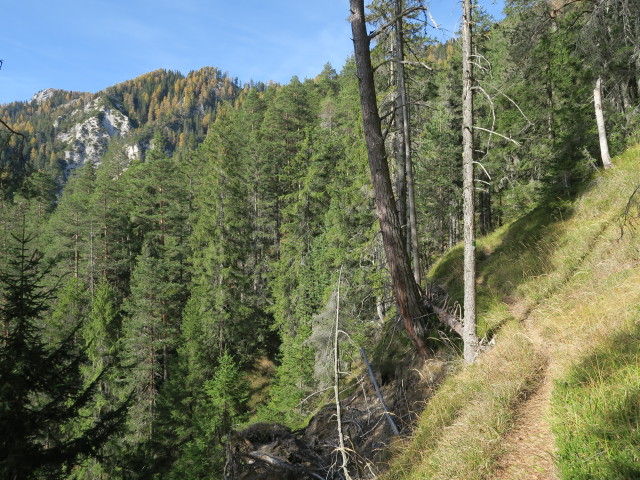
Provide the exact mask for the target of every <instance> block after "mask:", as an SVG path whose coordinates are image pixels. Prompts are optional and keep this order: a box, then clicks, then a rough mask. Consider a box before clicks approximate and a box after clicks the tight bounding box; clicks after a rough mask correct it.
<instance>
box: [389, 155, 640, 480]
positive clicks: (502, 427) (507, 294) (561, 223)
mask: <svg viewBox="0 0 640 480" xmlns="http://www.w3.org/2000/svg"><path fill="white" fill-rule="evenodd" d="M615 165H616V167H615V168H614V169H613V170H612V171H609V172H605V173H603V174H601V175H599V176H598V177H597V178H596V179H595V180H594V181H593V182H592V184H591V185H590V187H589V188H588V189H587V191H586V192H585V193H584V194H583V195H582V196H581V197H580V198H579V199H578V200H576V201H575V202H572V203H570V204H562V205H556V206H554V207H549V208H547V209H538V210H536V211H534V212H531V213H530V214H528V215H527V216H525V217H523V218H522V219H520V220H517V221H515V222H513V223H511V224H509V225H506V226H504V227H503V228H501V229H500V230H498V231H497V232H495V233H493V234H492V235H490V236H488V237H486V238H483V239H481V240H480V241H479V242H478V252H479V296H478V312H479V315H480V318H479V330H480V334H481V335H487V336H492V335H493V334H496V346H495V347H494V348H493V349H492V350H490V351H489V352H487V353H485V354H484V355H483V356H482V358H481V359H480V360H479V361H478V362H477V364H475V365H472V366H470V367H466V368H463V367H460V368H459V369H458V373H457V374H455V375H452V376H450V377H449V378H448V380H447V381H446V382H445V383H444V385H443V386H442V387H441V388H440V389H439V391H438V392H437V394H436V395H435V396H434V397H433V398H432V399H431V400H430V401H429V404H428V405H427V408H426V409H425V411H424V413H423V414H422V416H421V418H420V421H419V424H418V425H417V427H416V431H415V434H414V435H413V437H412V438H410V439H408V440H405V441H402V442H399V444H398V445H397V447H398V449H397V452H398V453H397V454H396V456H395V457H394V459H393V461H392V462H391V468H390V470H389V472H388V474H387V475H386V477H385V478H387V479H427V478H434V479H435V478H438V479H449V480H453V479H465V480H471V479H481V478H495V477H496V476H498V475H497V473H496V471H495V468H496V462H497V460H498V458H499V457H500V455H501V454H502V453H503V451H504V445H503V442H504V436H505V434H507V433H508V432H509V430H510V429H511V428H512V427H513V424H514V422H515V420H514V414H515V412H516V410H517V408H518V406H519V405H521V404H522V401H523V399H524V398H526V395H527V393H528V392H529V391H532V390H534V389H535V388H536V387H537V385H539V384H540V382H542V381H543V380H545V381H553V385H554V388H553V391H552V398H551V404H552V418H551V423H552V425H553V429H554V430H553V431H554V434H555V436H556V444H557V447H558V450H557V453H556V458H557V463H558V469H559V472H560V474H561V476H562V478H566V479H583V478H584V479H587V478H607V479H615V478H619V479H625V478H627V479H628V478H640V453H639V452H640V433H639V427H640V400H639V399H640V359H639V357H640V342H639V340H640V231H637V232H635V236H634V233H633V232H632V231H630V230H629V229H627V230H626V231H625V233H624V235H623V236H622V238H620V234H621V229H620V224H621V219H620V216H621V214H622V212H623V211H624V210H625V207H626V206H627V202H628V200H629V197H630V196H631V194H632V193H633V192H634V189H635V188H636V187H637V186H638V184H640V147H635V148H632V149H630V150H629V151H628V152H627V153H626V154H624V155H622V156H620V157H618V158H616V159H615ZM638 196H640V193H639V194H637V195H636V197H638ZM639 200H640V199H639ZM634 215H636V219H637V220H640V219H638V218H637V216H638V215H640V209H637V210H635V212H634ZM461 257H462V250H461V248H460V247H458V248H456V249H454V250H452V251H451V252H449V253H448V254H447V255H446V256H445V257H444V258H443V259H442V260H441V262H440V263H439V264H438V265H437V266H436V267H435V268H434V269H433V271H432V276H433V277H434V278H437V279H439V280H440V281H441V282H443V283H444V284H445V285H446V286H447V288H448V289H449V290H450V291H451V292H453V293H454V296H456V295H457V296H461V285H460V279H461V278H462V274H461V269H462V266H461ZM524 320H526V322H525V321H524ZM532 328H533V329H535V337H536V338H537V340H534V339H533V337H532V335H531V332H532V330H531V329H532ZM496 332H497V333H496Z"/></svg>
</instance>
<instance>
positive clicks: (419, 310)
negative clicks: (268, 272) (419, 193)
mask: <svg viewBox="0 0 640 480" xmlns="http://www.w3.org/2000/svg"><path fill="white" fill-rule="evenodd" d="M350 7H351V16H350V22H351V31H352V35H353V46H354V53H355V60H356V75H357V77H358V86H359V90H360V103H361V107H362V121H363V124H364V134H365V140H366V143H367V154H368V158H369V168H370V170H371V178H372V181H373V191H374V196H375V203H376V213H377V216H378V221H379V222H380V230H381V232H382V242H383V244H384V250H385V254H386V257H387V263H388V265H389V271H390V274H391V281H392V285H393V293H394V295H395V300H396V303H397V305H398V310H399V312H400V316H401V317H402V319H403V321H404V326H405V329H406V330H407V333H408V335H409V337H410V338H411V341H412V342H413V344H414V346H415V348H416V350H417V352H418V354H419V355H420V356H421V357H422V358H426V357H427V356H429V355H431V354H432V353H433V350H432V349H431V347H430V346H429V345H428V344H427V342H426V340H425V333H426V329H425V325H426V324H427V321H428V320H429V317H430V315H429V314H430V313H432V312H430V311H429V309H428V308H427V306H426V304H425V303H424V302H423V299H422V298H421V294H420V289H419V287H418V284H417V283H416V281H415V278H414V277H413V274H412V270H411V263H410V262H409V255H408V254H407V251H406V248H405V245H404V236H403V235H402V226H401V225H400V221H399V219H398V212H397V210H396V202H395V199H394V196H393V190H392V188H391V178H390V175H389V165H388V163H387V154H386V151H385V146H384V139H383V136H382V127H381V123H380V115H379V114H378V105H377V101H376V94H375V87H374V81H373V68H372V66H371V54H370V51H369V45H370V41H371V39H370V37H369V36H368V34H367V25H366V22H365V15H364V0H350Z"/></svg>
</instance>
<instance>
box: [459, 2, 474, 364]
mask: <svg viewBox="0 0 640 480" xmlns="http://www.w3.org/2000/svg"><path fill="white" fill-rule="evenodd" d="M472 80H473V70H472V63H471V0H463V2H462V169H463V175H462V177H463V178H462V181H463V186H462V191H463V207H462V211H463V223H464V329H463V334H462V340H463V342H464V359H465V361H466V362H467V363H471V362H473V360H474V358H475V357H476V352H477V349H478V337H477V335H476V258H475V250H476V241H475V207H474V183H473V90H472V88H471V87H472V85H471V83H472Z"/></svg>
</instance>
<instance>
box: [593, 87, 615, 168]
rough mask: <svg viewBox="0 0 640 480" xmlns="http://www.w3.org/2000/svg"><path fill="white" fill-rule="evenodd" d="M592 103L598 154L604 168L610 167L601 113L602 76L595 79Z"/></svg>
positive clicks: (607, 144)
mask: <svg viewBox="0 0 640 480" xmlns="http://www.w3.org/2000/svg"><path fill="white" fill-rule="evenodd" d="M593 103H594V105H595V109H596V123H597V124H598V138H599V139H600V156H601V157H602V164H603V165H604V168H611V167H613V164H612V163H611V156H610V155H609V142H608V141H607V130H606V127H605V125H604V115H603V113H602V78H601V77H598V80H596V88H595V89H594V90H593Z"/></svg>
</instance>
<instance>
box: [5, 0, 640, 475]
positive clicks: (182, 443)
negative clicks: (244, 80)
mask: <svg viewBox="0 0 640 480" xmlns="http://www.w3.org/2000/svg"><path fill="white" fill-rule="evenodd" d="M399 5H400V7H399ZM345 8H346V5H345ZM403 12H404V13H405V14H403V15H400V14H402V13H403ZM638 12H640V4H639V3H638V1H637V0H619V1H617V0H615V1H614V0H593V1H586V0H585V1H577V2H568V3H567V4H566V5H565V4H562V3H561V2H556V1H550V2H524V1H519V0H518V1H509V2H507V3H506V7H505V18H504V19H502V20H500V21H499V22H497V21H495V20H494V19H492V18H490V17H488V16H487V15H486V14H485V13H484V12H483V11H482V8H481V7H480V6H479V5H475V6H474V8H473V13H472V29H471V30H472V35H473V48H474V50H473V52H472V58H473V63H474V77H473V87H472V88H473V90H474V98H475V100H474V102H475V104H474V110H473V124H474V132H473V151H474V157H475V200H476V210H475V219H476V223H477V228H476V232H477V234H478V235H484V234H488V233H490V232H491V231H493V230H494V229H496V228H497V227H499V226H501V225H503V224H504V223H506V222H508V221H510V220H513V219H515V218H518V217H520V216H521V215H523V214H525V213H527V212H530V211H531V210H533V209H534V208H535V207H537V206H540V205H547V206H549V205H556V204H557V205H559V206H561V205H562V204H563V202H564V201H565V200H567V199H569V198H572V196H573V195H575V194H576V193H577V192H578V191H579V190H580V189H581V188H583V186H584V185H585V181H586V180H588V179H589V178H590V176H591V175H592V174H593V173H594V172H595V171H596V170H597V169H599V168H601V166H602V163H601V160H600V152H601V150H600V144H599V137H598V130H597V123H596V116H595V113H594V88H595V87H596V85H601V89H602V93H603V95H602V97H603V100H602V106H603V110H604V119H605V121H606V129H607V134H608V145H609V149H610V151H611V154H612V155H615V154H616V153H618V152H621V151H622V150H623V149H624V148H625V147H626V146H627V145H628V144H629V143H631V142H634V141H637V140H638V138H639V136H640V126H639V124H638V122H639V119H640V116H639V115H638V113H639V112H638V106H639V99H638V93H639V90H640V16H639V13H638ZM399 13H400V14H399ZM430 22H431V21H430V20H429V17H428V15H427V12H426V11H425V10H424V9H423V8H421V4H419V3H418V2H413V1H411V2H409V1H408V2H406V4H405V5H402V3H401V2H391V1H387V0H378V1H376V2H374V3H373V4H372V5H370V6H369V10H368V17H367V23H368V27H369V29H370V32H373V34H371V33H370V34H369V36H370V37H371V39H372V41H373V43H372V50H371V59H372V62H373V65H374V69H375V73H374V80H375V87H376V92H377V102H378V106H379V114H380V118H381V120H382V123H381V127H382V135H383V141H384V145H385V147H386V151H387V152H388V158H387V161H388V163H389V167H390V174H391V178H392V179H393V183H394V186H393V190H394V202H395V205H396V209H397V212H396V213H397V216H398V218H399V221H400V225H401V227H402V232H403V240H402V241H403V242H404V245H402V246H401V247H402V248H403V249H405V250H406V252H408V259H409V260H410V262H411V264H412V272H413V273H414V275H415V278H416V280H417V282H418V284H419V285H420V287H421V289H423V290H424V289H426V288H427V287H428V285H427V280H426V274H425V272H426V271H427V270H428V269H429V268H430V266H432V265H433V264H434V262H435V261H436V260H437V259H438V258H439V257H440V256H441V255H442V254H443V253H444V252H445V251H447V250H448V249H449V248H451V247H452V246H454V245H455V244H457V243H458V242H460V241H461V240H462V238H463V228H462V206H463V202H462V189H463V181H462V158H463V157H462V136H463V133H462V132H463V130H462V116H463V113H462V110H463V109H462V83H463V76H462V50H461V45H460V42H459V40H458V39H453V40H450V41H448V42H446V43H437V42H436V41H435V40H433V39H432V38H430V37H429V32H430V31H431V26H432V25H433V24H432V23H430ZM400 76H401V77H402V82H399V78H400ZM97 98H104V99H106V100H103V101H107V102H110V105H113V106H116V105H117V106H118V108H120V109H121V111H122V112H124V113H125V114H126V115H127V117H128V118H129V121H130V122H131V125H132V131H131V132H130V133H128V134H127V135H124V136H122V137H117V138H116V137H114V138H112V139H111V141H110V143H109V144H108V148H107V150H106V153H105V154H104V155H103V156H102V158H101V159H100V162H97V163H92V162H88V163H86V164H84V165H82V166H80V167H78V168H74V169H73V170H72V172H71V174H70V176H67V173H66V172H68V165H67V163H66V162H65V155H64V151H65V149H66V148H67V145H65V144H64V142H61V141H60V139H59V138H58V137H57V136H56V135H57V129H58V130H59V129H60V128H63V127H61V125H62V126H64V122H71V120H72V118H73V116H69V115H68V114H67V113H68V112H69V109H70V108H80V107H81V106H83V105H87V104H89V103H90V102H91V101H93V100H95V99H97ZM0 112H1V117H2V120H3V127H2V132H1V134H2V137H1V138H2V140H1V145H2V157H1V159H0V188H1V189H2V191H1V194H2V196H1V199H0V202H1V203H2V205H1V206H0V225H1V228H0V252H2V256H1V257H0V272H2V273H1V275H0V297H1V298H2V303H1V304H0V321H1V322H2V331H3V338H2V340H1V341H0V378H1V379H2V382H1V386H0V388H1V390H0V396H1V401H0V408H1V411H0V419H1V420H0V422H1V423H0V424H1V428H2V434H1V435H0V472H1V474H2V476H3V477H5V478H54V477H55V476H61V477H64V478H73V479H84V478H114V479H115V478H123V479H124V478H127V479H129V478H180V477H181V478H221V477H222V475H223V470H224V466H225V461H226V458H227V452H226V451H225V442H226V441H227V439H228V435H229V432H230V431H231V429H232V428H237V427H238V426H239V425H248V424H249V423H252V422H278V423H282V424H286V425H287V426H288V427H290V428H292V429H296V428H300V427H303V426H304V425H306V424H307V422H308V420H309V418H310V417H311V416H312V415H313V414H314V413H316V412H317V411H318V410H319V409H320V408H321V407H322V406H323V405H324V404H326V403H330V402H332V401H333V398H332V396H331V395H332V392H331V389H332V388H333V386H334V383H335V376H334V373H335V372H334V365H333V357H332V355H333V352H334V337H333V334H334V333H335V331H334V328H335V327H334V321H335V317H336V310H337V309H339V313H340V326H339V329H340V330H341V331H342V332H345V333H346V335H343V336H341V339H340V360H339V368H337V369H336V371H339V372H340V376H341V378H342V379H345V380H348V379H349V378H350V377H351V378H352V377H353V375H355V374H354V372H356V371H357V372H360V371H361V370H362V369H363V367H362V360H361V348H362V349H364V351H366V352H368V353H369V354H370V357H371V360H372V363H373V364H374V367H375V368H376V369H377V372H378V374H381V375H382V376H383V377H385V376H387V377H388V376H393V374H394V367H393V363H394V362H396V361H397V359H398V357H399V356H402V355H409V356H412V355H415V350H414V344H412V343H411V341H410V339H409V338H408V337H407V335H406V333H405V332H404V328H403V326H402V324H401V322H400V321H399V318H398V311H397V309H396V306H395V301H394V293H393V289H392V285H391V279H390V275H389V270H388V265H387V260H386V258H385V253H384V248H383V240H382V238H381V234H380V226H379V223H378V221H377V217H376V214H375V211H376V210H375V206H374V194H373V187H372V180H371V174H370V172H369V169H368V162H367V148H366V144H365V140H364V130H363V125H362V117H361V104H360V95H359V92H358V78H357V76H356V65H355V61H354V60H353V59H351V60H348V61H347V63H346V65H345V67H344V68H343V69H342V71H341V72H339V73H338V72H336V71H335V70H334V69H333V68H332V67H331V66H330V65H327V66H326V67H325V68H324V70H323V71H322V72H321V73H320V74H319V75H318V76H317V77H315V78H313V79H307V80H304V81H300V80H299V79H297V78H295V77H294V78H292V80H291V81H290V82H289V83H288V84H286V85H276V84H263V83H258V84H253V83H252V84H249V85H245V86H240V85H239V82H238V81H237V80H234V79H230V78H228V76H226V75H224V74H222V73H221V71H220V70H218V69H213V68H206V69H202V70H199V71H197V72H192V73H191V74H189V75H188V76H186V77H184V76H183V75H181V74H179V73H176V72H168V71H156V72H152V73H150V74H147V75H144V76H142V77H140V78H138V79H135V80H131V81H128V82H124V83H122V84H119V85H116V86H114V87H111V88H109V89H107V90H105V91H103V92H99V93H98V94H95V95H93V94H85V93H74V92H63V91H55V92H53V94H52V95H51V96H50V97H49V98H47V99H45V100H43V101H35V100H34V101H31V102H28V103H22V102H21V103H12V104H9V105H3V106H2V107H1V110H0ZM133 137H135V138H136V142H138V143H142V144H145V145H147V146H148V148H147V149H146V151H145V152H144V155H142V156H141V157H140V158H133V159H132V158H130V157H129V156H128V155H127V153H126V147H127V145H128V143H127V142H128V141H129V140H130V139H131V138H133ZM142 140H144V142H143V141H142ZM145 142H147V143H145ZM614 168H615V167H614ZM339 286H340V290H338V288H339ZM338 292H340V293H339V294H338ZM453 295H454V297H455V296H456V295H457V292H455V293H453ZM453 300H455V301H458V302H460V303H462V298H453ZM481 333H483V332H481ZM485 333H486V332H485ZM421 335H422V336H423V337H424V338H430V339H431V342H433V343H434V344H435V345H436V347H435V348H436V349H437V348H443V349H446V348H449V349H452V350H453V351H456V350H457V349H458V348H459V345H458V343H459V342H458V340H457V339H456V338H454V339H453V340H450V339H448V338H447V336H446V335H444V334H443V333H442V332H439V328H437V327H435V326H433V325H432V324H430V323H427V322H425V328H424V331H423V332H422V333H421ZM434 339H435V340H434ZM265 377H266V378H267V379H268V381H265ZM383 380H384V379H383ZM401 428H405V430H407V429H408V425H401ZM334 453H335V452H334ZM331 474H332V475H335V477H334V478H342V477H340V475H342V473H340V470H339V469H335V471H332V473H331ZM332 478H333V477H332Z"/></svg>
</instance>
